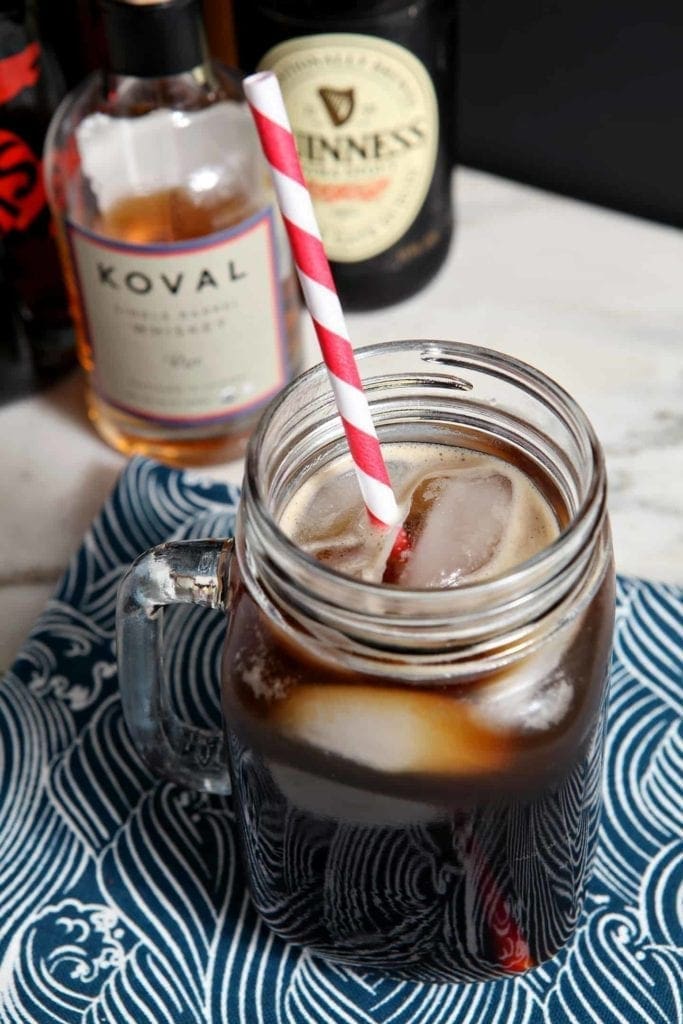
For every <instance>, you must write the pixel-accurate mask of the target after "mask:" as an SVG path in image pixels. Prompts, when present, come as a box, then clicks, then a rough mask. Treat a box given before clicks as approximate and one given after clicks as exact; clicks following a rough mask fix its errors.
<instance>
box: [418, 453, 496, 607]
mask: <svg viewBox="0 0 683 1024" xmlns="http://www.w3.org/2000/svg"><path fill="white" fill-rule="evenodd" d="M512 498H513V484H512V480H511V479H510V477H508V476H506V475H504V474H503V473H499V472H488V473H487V472H482V471H480V470H474V471H463V472H461V473H457V474H453V475H448V476H444V475H441V476H433V477H427V478H426V479H425V480H423V481H422V482H421V483H420V484H419V485H418V486H417V487H416V488H415V491H414V492H413V497H412V501H411V505H410V511H409V513H408V516H407V518H406V520H405V529H406V531H407V533H408V536H409V537H410V540H411V553H410V557H409V558H408V559H407V560H406V563H405V567H404V568H403V570H402V572H401V574H400V577H399V579H398V582H399V583H400V584H401V585H402V586H405V587H414V588H418V589H422V588H437V587H439V588H443V587H452V586H454V585H455V584H457V583H458V582H459V581H460V580H462V579H466V578H467V577H471V576H474V575H475V574H476V577H477V578H481V577H483V576H485V575H486V570H487V566H488V567H490V566H492V564H493V562H494V561H495V558H496V554H497V551H498V548H499V547H500V545H501V542H502V539H503V536H504V534H505V530H506V525H507V524H508V523H509V521H510V514H511V509H512ZM490 574H495V572H494V571H493V570H492V571H491V572H490Z"/></svg>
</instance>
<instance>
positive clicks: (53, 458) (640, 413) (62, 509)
mask: <svg viewBox="0 0 683 1024" xmlns="http://www.w3.org/2000/svg"><path fill="white" fill-rule="evenodd" d="M456 202H457V211H458V221H459V226H458V231H457V235H456V239H455V242H454V245H453V248H452V250H451V253H450V256H449V259H448V261H447V263H446V265H445V266H444V268H443V269H442V271H441V273H440V274H439V275H438V277H437V278H436V279H435V280H434V281H433V282H432V284H431V285H429V286H428V287H427V288H426V289H424V290H423V291H422V292H421V293H420V294H419V295H417V296H415V297H414V298H413V299H410V300H408V301H407V302H404V303H401V304H399V305H397V306H393V307H391V308H389V309H386V310H380V311H378V312H375V313H371V314H363V315H360V314H358V315H354V316H350V317H349V325H350V328H351V331H352V335H353V338H354V342H355V343H356V344H358V345H361V344H368V343H370V342H373V341H377V340H386V339H389V338H406V337H431V338H453V339H456V340H461V341H471V342H475V343H477V344H480V345H485V346H488V347H491V348H497V349H499V350H501V351H504V352H508V353H511V354H513V355H515V356H517V357H519V358H521V359H524V360H526V361H528V362H530V363H533V364H535V365H536V366H538V367H539V368H540V369H542V370H544V371H545V372H546V373H548V374H550V375H551V376H552V377H554V378H555V379H556V380H558V381H559V382H560V383H561V384H562V385H563V386H564V387H565V388H567V390H568V391H570V392H571V393H572V394H573V395H574V397H575V398H576V399H577V400H578V401H579V402H580V403H581V404H582V405H583V407H584V408H585V410H586V411H587V413H588V415H589V416H590V418H591V419H592V421H593V423H594V425H595V427H596V429H597V432H598V435H599V436H600V438H601V440H602V442H603V445H604V447H605V451H606V455H607V463H608V472H609V480H610V510H611V515H612V523H613V528H614V539H615V548H616V558H617V567H618V569H619V571H620V572H623V573H629V574H634V575H638V576H642V577H647V578H650V579H658V580H665V581H670V582H677V583H683V515H682V510H683V288H682V286H681V285H682V281H681V279H682V276H683V237H682V236H681V233H680V232H678V231H676V230H674V229H673V228H667V227H664V226H662V225H658V224H653V223H649V222H647V221H642V220H638V219H635V218H631V217H628V216H625V215H622V214H617V213H613V212H610V211H607V210H603V209H600V208H598V207H593V206H588V205H586V204H583V203H578V202H575V201H573V200H570V199H564V198H560V197H558V196H554V195H550V194H547V193H544V192H541V191H538V190H536V189H531V188H527V187H525V186H522V185H518V184H514V183H512V182H508V181H505V180H502V179H499V178H494V177H491V176H490V175H486V174H482V173H480V172H475V171H471V170H467V169H461V170H460V171H459V172H458V174H457V181H456ZM307 342H308V346H309V348H308V351H309V355H310V359H309V361H311V362H312V361H315V347H314V342H313V336H312V332H311V331H308V334H307ZM0 439H1V444H2V468H3V479H4V481H5V486H4V490H3V497H2V502H1V504H0V566H1V568H0V667H3V666H6V665H7V664H9V662H10V661H11V659H12V657H13V655H14V653H15V651H16V650H17V648H18V646H19V645H20V643H21V641H22V639H23V637H24V636H25V635H26V633H27V631H28V630H29V628H30V626H31V623H32V622H33V620H34V618H35V617H36V615H37V614H38V613H39V611H40V609H41V608H42V606H43V604H44V602H45V600H46V598H47V597H48V596H49V594H50V593H51V591H52V589H53V587H54V585H55V584H56V582H57V580H58V578H59V575H60V573H61V572H62V570H63V568H64V566H65V565H66V563H67V560H68V558H69V556H70V555H71V553H72V552H73V550H74V549H75V548H76V547H77V546H78V544H79V541H80V538H81V536H82V534H83V532H84V530H85V529H86V527H87V525H88V523H89V521H90V519H91V518H92V516H93V515H94V514H95V513H96V512H97V510H98V509H99V507H100V505H101V504H102V502H103V500H104V498H105V497H106V495H107V493H108V492H109V490H110V488H111V486H112V484H113V482H114V480H115V478H116V475H117V473H118V472H119V471H120V469H121V467H122V465H123V459H122V458H121V457H120V456H119V455H117V454H116V453H115V452H112V451H110V450H109V449H108V448H107V447H106V446H105V445H104V444H103V443H102V442H101V441H99V439H98V438H97V437H96V436H95V435H94V433H93V432H92V430H91V428H90V427H89V425H88V423H87V420H86V419H85V416H84V413H83V409H82V402H81V382H80V379H79V377H78V374H75V375H73V376H72V377H70V378H68V379H66V380H64V381H63V382H62V383H60V384H59V385H58V386H57V387H55V388H54V389H52V390H51V391H49V392H46V393H45V394H43V395H40V396H37V397H33V398H30V399H26V400H24V401H21V402H17V403H14V404H12V405H9V406H5V407H4V408H2V409H0ZM215 472H217V473H222V474H223V475H224V476H225V477H227V478H228V479H231V480H235V481H239V478H240V475H241V467H240V465H239V464H236V463H232V464H231V465H230V466H227V467H224V468H222V469H219V470H216V471H215Z"/></svg>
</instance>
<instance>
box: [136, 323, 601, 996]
mask: <svg viewBox="0 0 683 1024" xmlns="http://www.w3.org/2000/svg"><path fill="white" fill-rule="evenodd" d="M358 356H359V361H360V369H361V374H362V376H363V378H364V381H365V384H366V389H367V394H368V397H369V400H370V404H371V408H372V412H373V418H374V421H375V423H376V425H377V429H378V433H379V436H380V439H381V441H382V446H383V450H384V454H385V458H386V460H387V462H388V466H389V471H390V474H391V478H392V482H393V486H394V490H395V492H396V495H397V498H398V501H399V503H400V505H401V508H402V515H403V524H404V528H405V532H406V535H407V539H408V543H407V545H404V546H403V550H402V552H398V553H397V551H395V550H394V547H393V536H392V534H391V532H386V533H383V532H378V530H377V529H376V528H374V527H373V526H372V525H371V523H370V522H369V521H368V518H367V514H366V512H365V509H364V507H363V505H362V503H361V499H360V496H359V491H358V489H357V486H356V481H355V479H354V477H353V471H352V467H351V464H350V461H349V457H348V454H347V449H346V444H345V440H344V437H343V432H342V429H341V425H340V422H339V418H338V416H337V413H336V409H335V406H334V400H333V398H332V395H331V393H330V390H329V385H328V382H327V378H326V373H325V370H324V368H322V367H318V368H316V369H314V370H312V371H310V372H309V373H308V374H305V375H304V376H303V377H301V378H299V379H298V380H297V381H295V382H294V383H293V384H292V385H291V386H290V387H289V388H288V390H287V391H286V392H285V393H284V394H283V395H282V396H281V397H280V398H278V399H277V400H276V401H275V402H274V403H273V404H272V405H271V406H270V407H269V409H268V411H267V412H266V414H265V415H264V417H263V419H262V420H261V423H260V424H259V427H258V428H257V431H256V433H255V435H254V436H253V439H252V441H251V442H250V447H249V451H248V454H247V463H246V471H245V477H244V487H243V491H242V499H241V504H240V512H239V516H238V521H237V525H236V531H235V541H234V545H233V544H232V542H229V541H228V542H221V541H194V542H188V543H184V544H183V543H178V544H172V545H166V546H163V547H161V548H157V549H154V550H152V551H151V552H148V553H147V554H146V555H145V556H144V557H143V558H142V559H141V560H140V561H139V563H138V564H137V565H136V566H134V567H133V569H132V570H131V572H130V574H129V577H128V578H127V580H126V581H124V584H123V585H122V589H121V597H120V605H119V608H120V627H119V664H120V677H121V683H122V690H123V698H124V706H125V709H126V715H127V719H128V723H129V726H130V729H131V732H132V734H133V736H134V738H135V740H136V743H137V745H138V747H139V749H140V750H141V752H142V754H143V756H144V757H145V758H146V760H147V761H148V763H149V764H150V765H152V767H155V768H156V769H158V770H159V771H161V772H162V773H163V774H166V775H170V776H171V777H173V778H175V779H176V780H178V781H180V782H182V783H184V784H188V783H189V784H191V785H197V786H200V787H201V788H204V789H213V790H225V789H226V788H227V786H228V784H229V778H228V777H229V776H230V780H231V788H232V793H233V799H234V807H235V814H236V821H237V827H238V836H239V841H240V846H241V849H242V852H243V860H244V864H245V869H246V878H247V882H248V885H249V889H250V891H251V894H252V897H253V900H254V903H255V905H256V907H257V908H258V910H259V911H260V913H261V915H262V916H263V918H264V919H265V921H266V922H267V923H268V924H269V925H270V926H271V928H272V929H273V930H274V931H275V932H276V933H277V934H278V935H280V936H282V937H283V938H285V939H287V940H290V941H292V942H296V943H300V944H303V945H305V946H307V947H308V948H309V949H310V950H311V951H312V952H313V953H314V954H317V955H321V956H324V957H327V958H329V959H331V960H334V961H338V962H342V963H346V964H349V965H353V966H354V967H357V968H359V969H361V970H364V969H377V970H382V971H385V972H387V973H388V974H390V975H393V976H395V977H398V978H406V979H414V980H420V981H427V982H430V981H431V982H440V981H472V980H479V979H481V980H484V979H488V978H492V977H498V976H504V975H506V974H514V973H518V972H521V971H525V970H528V969H531V968H533V967H534V966H536V965H538V964H541V963H542V962H543V961H545V960H547V959H548V958H549V957H552V956H553V955H554V954H555V952H556V951H557V950H558V949H560V947H561V946H562V945H563V944H564V943H566V942H567V941H568V940H569V939H570V937H571V935H572V933H573V931H574V929H575V927H576V924H577V921H578V918H579V915H580V913H581V907H582V901H583V897H584V892H585V886H586V881H587V878H588V875H589V872H590V866H591V859H592V856H593V852H594V848H595V842H596V834H597V827H598V818H599V813H600V803H601V796H600V788H601V785H600V783H601V778H600V776H601V761H602V746H603V722H604V706H605V694H606V681H607V670H608V662H609V655H610V647H611V637H612V628H613V621H614V570H613V563H612V554H611V543H610V534H609V525H608V521H607V515H606V481H605V470H604V462H603V458H602V453H601V451H600V447H599V444H598V442H597V440H596V438H595V435H594V433H593V431H592V429H591V427H590V424H589V423H588V421H587V420H586V417H585V416H584V414H583V413H582V412H581V410H580V409H579V408H578V407H577V406H576V404H575V403H574V402H573V401H572V399H571V398H570V397H569V396H568V395H567V394H566V393H565V392H564V391H562V389H561V388H559V387H558V386H557V385H556V384H554V383H553V382H552V381H550V380H548V378H546V377H544V376H543V375H542V374H540V373H538V372H537V371H535V370H533V369H532V368H531V367H528V366H525V365H524V364H521V363H519V362H516V361H515V360H513V359H511V358H509V357H507V356H503V355H500V354H498V353H494V352H488V351H485V350H483V349H476V348H472V347H470V346H466V345H456V344H450V343H446V342H420V341H411V342H396V343H392V344H390V345H378V346H375V347H373V348H370V349H364V350H360V352H359V353H358ZM179 600H180V601H191V602H194V603H203V604H211V605H213V606H214V607H215V606H221V607H224V608H226V610H227V611H228V628H227V635H226V642H225V649H224V657H223V668H222V682H221V687H222V704H223V711H224V721H225V737H224V739H221V738H220V737H218V736H217V737H216V738H215V741H208V740H207V736H206V733H204V732H202V731H197V730H193V729H192V728H191V727H189V726H188V725H187V723H181V722H178V721H177V720H174V718H173V714H172V711H171V709H170V707H169V706H168V702H167V701H166V698H165V697H164V692H163V676H162V673H161V670H160V668H159V666H158V664H157V663H156V662H155V659H154V657H153V656H152V655H151V654H150V652H153V651H155V649H156V648H157V646H158V641H159V637H158V635H157V633H158V628H159V615H158V610H159V606H160V605H163V604H168V603H172V602H174V601H179ZM159 709H161V713H160V711H159Z"/></svg>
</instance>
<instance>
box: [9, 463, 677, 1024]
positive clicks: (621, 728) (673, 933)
mask: <svg viewBox="0 0 683 1024" xmlns="http://www.w3.org/2000/svg"><path fill="white" fill-rule="evenodd" d="M237 500H238V494H237V491H236V490H235V489H231V488H226V487H224V486H222V485H218V484H216V483H212V482H208V481H206V480H203V479H202V478H200V477H198V476H196V475H191V474H189V473H185V474H183V473H179V472H175V471H170V470H168V469H166V468H163V467H161V466H159V465H157V464H155V463H152V462H149V461H147V460H144V459H137V460H134V461H133V462H132V463H131V464H130V465H129V467H128V469H127V470H126V471H125V473H124V474H123V476H122V478H121V480H120V482H119V484H118V486H117V487H116V489H115V491H114V493H113V495H112V497H111V499H110V500H109V502H108V503H107V505H106V506H105V508H104V509H103V511H102V513H101V514H100V515H99V517H98V518H97V519H96V521H95V522H94V524H93V526H92V528H91V529H90V531H89V532H88V534H87V536H86V538H85V540H84V543H83V545H82V547H81V549H80V551H79V552H78V553H77V555H76V556H75V557H74V558H73V560H72V562H71V564H70V566H69V569H68V571H67V572H66V574H65V576H64V578H63V580H62V582H61V585H60V586H59V589H58V591H57V593H56V595H55V597H54V599H53V600H52V601H50V603H49V605H48V606H47V608H46V610H45V612H44V614H43V615H42V616H41V618H40V620H39V621H38V623H37V624H36V627H35V629H34V630H33V632H32V633H31V635H30V637H29V638H28V640H27V641H26V644H25V645H24V648H23V650H22V652H21V654H20V655H19V657H18V659H17V661H16V664H15V665H14V667H13V669H12V671H11V672H10V673H9V674H8V675H7V677H6V678H5V679H4V680H3V681H2V683H1V684H0V1022H3V1024H10V1022H11V1024H31V1022H39V1024H77V1022H78V1024H124V1022H125V1024H129V1022H135V1024H147V1022H149V1024H219V1022H220V1024H226V1022H230V1024H237V1022H244V1024H375V1022H383V1024H390V1022H391V1024H456V1022H457V1024H541V1022H548V1024H562V1022H564V1021H569V1022H576V1024H583V1022H586V1021H600V1022H601V1024H646V1022H647V1024H650V1022H652V1024H676V1022H678V1024H680V1022H683V994H682V993H683V949H682V947H683V920H682V919H683V782H682V780H683V724H682V720H681V708H682V702H683V591H681V590H680V589H679V588H676V587H671V586H663V585H655V584H649V583H643V582H640V581H634V580H628V579H622V580H620V583H619V591H618V602H619V604H618V614H617V627H616V643H615V653H614V661H613V670H612V684H611V697H610V708H609V723H608V735H607V752H606V800H605V810H604V814H603V818H602V825H601V832H600V844H599V850H598V855H597V861H596V865H595V870H594V874H593V878H592V881H591V884H590V890H589V896H588V899H587V901H586V905H585V909H584V913H583V915H582V918H581V922H580V926H579V929H578V932H577V934H576V936H575V938H574V940H573V941H572V943H571V944H570V945H569V947H568V948H566V949H565V950H563V952H562V953H561V954H560V955H558V956H557V957H556V958H555V959H554V960H553V961H551V962H550V963H548V964H546V965H544V966H543V967H540V968H537V969H536V970H534V971H532V972H530V973H529V974H527V975H525V976H523V977H516V978H514V979H510V980H505V981H497V982H490V983H486V984H479V985H440V986H428V985H419V984H413V983H408V982H396V981H392V980H390V979H387V978H385V977H381V976H377V975H370V974H363V973H359V972H357V971H353V970H349V969H346V968H344V969H341V968H335V967H332V966H330V965H329V964H326V963H325V962H323V961H321V960H319V959H316V958H314V957H312V956H311V955H310V954H308V953H307V952H306V951H304V950H302V949H300V948H296V947H294V946H288V945H286V944H285V943H283V942H281V941H280V940H279V939H277V938H275V937H274V936H273V935H272V934H271V933H270V932H269V930H268V929H267V928H266V926H265V925H264V924H263V923H262V922H261V921H260V920H259V918H258V917H257V915H256V912H255V911H254V909H253V907H252V905H251V902H250V899H249V897H248V895H247V893H246V891H245V885H244V878H243V874H242V871H241V868H240V864H239V861H238V857H237V851H236V848H235V830H234V822H233V812H232V808H231V806H230V802H229V800H225V799H221V798H218V797H212V796H207V795H200V794H196V793H191V792H188V791H185V790H182V789H180V788H178V787H176V786H174V785H170V784H168V783H164V782H161V781H159V780H158V779H156V778H153V777H152V776H151V775H150V773H149V772H148V771H147V769H146V768H145V767H144V766H143V764H142V763H141V762H140V759H139V758H138V757H137V755H136V753H135V751H134V750H133V748H132V746H131V742H130V739H129V737H128V735H127V732H126V728H125V725H124V722H123V719H122V713H121V705H120V703H119V697H118V692H117V678H116V667H115V652H114V604H115V594H116V588H117V584H118V581H119V579H120V576H121V573H122V571H123V569H124V567H125V566H127V565H128V564H129V563H130V562H131V561H132V559H133V558H134V557H135V556H136V555H137V554H138V553H139V552H141V551H142V550H144V549H145V548H147V547H149V546H151V545H153V544H157V543H159V542H161V541H162V540H166V539H169V538H174V539H179V538H189V537H205V536H221V535H225V534H227V533H229V532H231V530H232V526H233V523H234V516H235V506H236V502H237ZM188 619H189V620H190V621H188ZM169 620H170V621H169V628H168V630H167V634H170V640H171V643H172V648H173V655H172V657H171V663H170V666H169V667H170V673H171V678H172V680H176V681H177V680H180V679H181V678H182V679H183V680H184V681H185V683H184V686H183V688H182V689H181V688H180V687H178V689H177V701H178V705H179V711H180V713H182V714H183V715H186V716H187V717H188V718H191V719H193V720H194V721H195V722H197V723H198V724H202V723H203V724H207V725H209V724H213V723H216V722H217V721H218V718H219V707H218V700H217V693H216V688H215V686H213V687H212V685H211V684H212V681H213V680H215V679H216V678H217V673H218V666H219V658H220V649H221V644H222V638H223V630H224V623H223V619H222V616H218V615H216V614H213V613H209V612H207V611H206V610H204V609H189V610H186V609H178V610H177V611H176V610H173V611H172V613H171V614H170V615H169ZM188 681H189V685H188ZM218 878H220V879H221V884H220V887H219V886H218V885H217V883H216V880H217V879H218Z"/></svg>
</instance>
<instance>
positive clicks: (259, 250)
mask: <svg viewBox="0 0 683 1024" xmlns="http://www.w3.org/2000/svg"><path fill="white" fill-rule="evenodd" d="M68 230H69V241H70V245H71V251H72V255H73V262H74V267H75V271H76V276H77V280H78V286H79V292H80V297H81V303H82V306H83V313H84V318H85V328H86V332H87V335H88V338H89V340H90V343H91V345H92V348H93V355H94V364H95V370H94V379H93V383H94V385H95V387H96V388H97V391H98V392H99V393H100V394H101V395H102V397H103V398H105V399H106V400H107V401H109V402H111V403H112V404H113V405H116V406H117V407H119V408H121V409H123V410H125V411H128V412H131V413H132V414H134V415H136V416H140V417H143V418H145V419H149V420H154V421H156V422H161V423H167V424H177V425H178V426H182V425H183V424H188V425H191V424H192V423H196V422H201V421H220V420H224V419H228V418H230V417H231V416H233V415H235V413H238V412H242V411H245V410H246V409H249V408H251V407H254V406H257V405H259V404H261V403H262V402H265V401H266V400H267V399H268V398H269V397H270V396H271V395H273V394H274V393H275V392H276V391H278V390H279V389H280V388H281V387H282V385H283V384H284V383H285V380H286V377H287V363H286V354H285V353H286V349H285V329H284V321H283V316H282V304H281V294H280V283H279V275H278V267H277V260H276V255H275V243H274V230H273V212H272V210H270V209H267V210H263V211H261V212H260V213H258V214H255V215H254V216H253V217H251V218H249V219H248V220H245V221H243V222H242V223H241V224H239V225H237V226H236V227H234V228H231V229H229V230H227V231H221V232H217V233H216V234H213V235H209V236H206V237H204V238H198V239H193V240H191V241H187V242H175V243H170V244H166V243H164V244H158V245H131V244H128V243H126V242H121V241H118V240H113V239H109V238H104V237H102V236H101V235H97V234H95V233H93V232H91V231H88V230H86V229H84V228H81V227H79V226H77V225H75V224H72V223H69V224H68Z"/></svg>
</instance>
